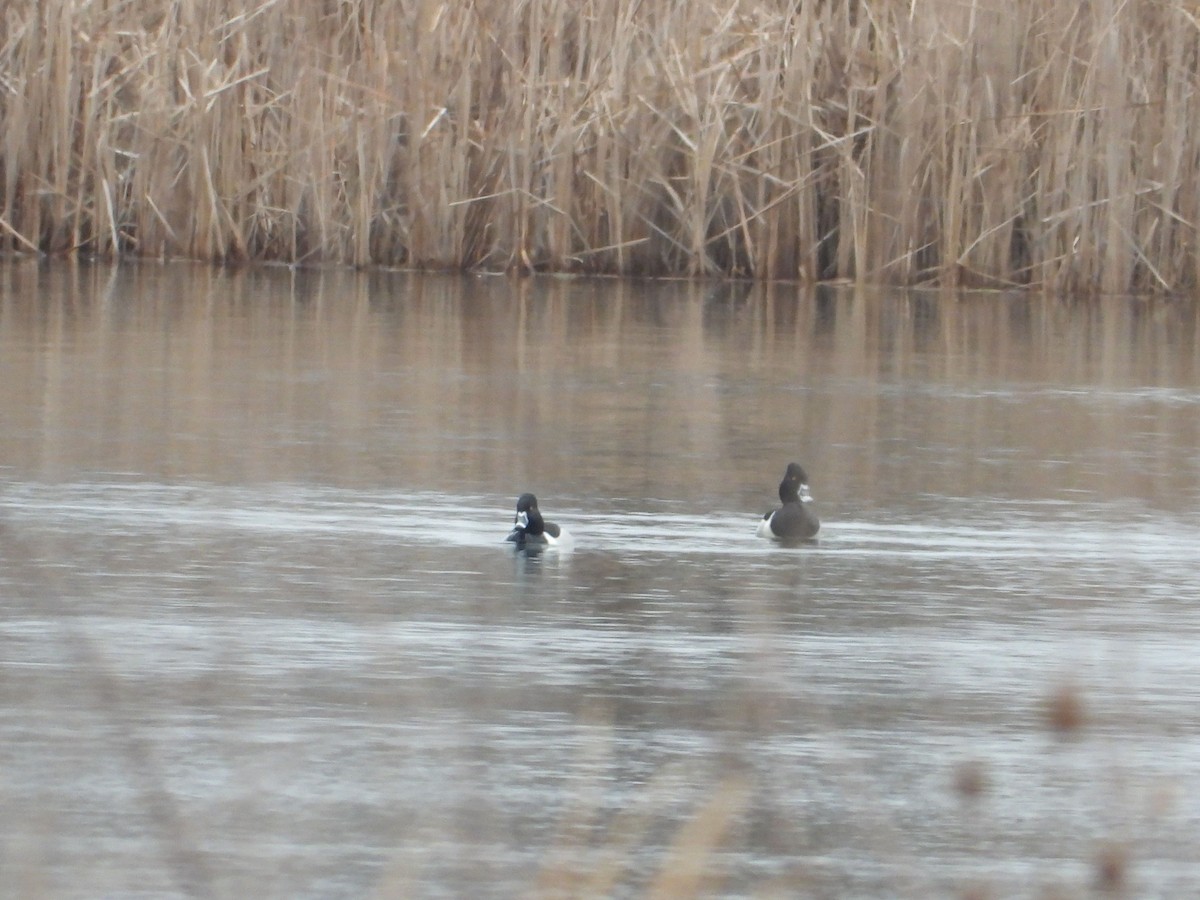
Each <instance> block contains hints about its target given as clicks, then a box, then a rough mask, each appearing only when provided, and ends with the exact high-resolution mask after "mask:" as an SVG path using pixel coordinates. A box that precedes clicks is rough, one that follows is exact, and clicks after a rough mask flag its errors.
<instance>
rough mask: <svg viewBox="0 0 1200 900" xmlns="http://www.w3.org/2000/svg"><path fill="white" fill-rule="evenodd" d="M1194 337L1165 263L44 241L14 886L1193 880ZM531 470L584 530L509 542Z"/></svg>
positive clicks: (141, 889)
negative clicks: (653, 261) (187, 254)
mask: <svg viewBox="0 0 1200 900" xmlns="http://www.w3.org/2000/svg"><path fill="white" fill-rule="evenodd" d="M1198 347H1200V319H1198V317H1197V312H1196V308H1195V307H1194V306H1193V305H1191V304H1188V303H1181V302H1171V301H1153V302H1150V301H1143V300H1129V299H1124V298H1107V299H1100V300H1093V301H1073V302H1071V301H1063V300H1056V299H1051V298H1043V297H1024V296H1006V295H1002V294H989V295H978V296H937V295H901V294H895V293H879V292H866V293H855V292H853V291H820V292H816V293H813V292H808V291H802V290H799V289H796V288H782V287H776V288H773V289H764V288H761V287H760V288H754V289H750V288H748V287H736V286H734V287H711V286H708V287H704V286H696V285H687V284H671V283H668V284H629V283H618V282H607V281H600V282H576V281H568V280H507V279H501V278H471V277H452V278H451V277H420V278H419V277H413V276H404V275H398V274H386V273H381V274H375V275H361V274H353V273H339V272H334V273H293V272H289V271H287V270H284V269H271V270H260V271H253V272H221V271H217V270H213V269H209V268H204V267H191V266H169V267H157V266H147V265H143V266H139V267H127V268H123V269H120V270H113V269H108V268H92V267H87V266H80V267H70V266H65V265H64V266H61V267H49V268H45V267H39V266H37V265H34V264H13V265H10V266H8V267H6V268H4V269H2V270H0V695H2V703H0V871H3V873H4V876H3V883H2V884H0V895H4V896H14V897H16V896H21V897H31V896H32V897H42V896H44V897H95V896H129V895H138V896H176V895H184V896H199V897H240V896H258V897H263V898H274V897H279V898H293V897H314V898H316V897H320V898H326V897H346V898H358V897H371V896H376V897H422V898H424V897H433V898H442V897H444V898H459V897H483V896H495V897H511V896H561V897H580V896H613V897H640V896H660V897H693V896H705V895H707V896H725V897H738V896H746V897H760V896H789V897H790V896H801V897H805V896H811V897H843V896H855V897H897V896H900V897H930V896H959V895H966V894H971V895H974V896H1003V897H1020V896H1030V897H1041V896H1047V895H1049V894H1053V895H1056V896H1069V897H1075V896H1087V895H1089V894H1090V893H1091V892H1092V891H1094V890H1102V889H1108V888H1113V889H1117V890H1122V889H1123V890H1125V891H1127V892H1128V893H1130V894H1131V895H1136V896H1139V897H1182V896H1191V895H1193V894H1194V892H1195V889H1196V886H1197V885H1198V884H1200V862H1197V857H1196V853H1195V848H1196V847H1197V846H1200V739H1198V728H1200V718H1198V714H1197V709H1200V673H1198V671H1197V662H1196V661H1197V659H1198V658H1200V619H1198V617H1197V610H1196V607H1197V602H1198V600H1200V571H1198V567H1197V564H1196V556H1197V550H1196V548H1197V547H1200V512H1198V501H1200V451H1198V449H1197V448H1198V447H1200V350H1198ZM791 460H797V461H800V462H802V463H803V464H804V466H805V467H806V468H807V470H808V472H809V475H810V481H811V486H812V490H813V493H814V494H815V496H816V502H817V507H818V510H819V512H820V514H821V516H822V519H823V522H824V525H823V528H822V530H821V533H820V540H819V541H818V542H816V543H814V544H811V545H807V546H802V547H796V548H782V547H777V546H774V545H771V544H768V543H767V542H764V541H761V540H758V539H756V538H755V537H754V529H755V525H756V520H757V518H758V516H760V515H761V514H762V513H763V512H764V511H765V510H766V509H768V508H769V507H770V506H771V505H772V503H773V502H774V501H775V499H776V489H777V486H778V483H779V480H780V478H781V477H782V475H783V470H784V468H785V467H786V465H787V463H788V462H789V461H791ZM522 491H533V492H535V493H537V495H538V496H539V498H540V500H541V506H542V509H543V512H544V513H545V514H546V515H547V516H548V517H549V518H551V519H553V520H555V521H558V522H560V523H562V524H564V525H566V526H567V527H568V528H569V529H570V530H571V532H573V535H574V547H573V549H572V550H571V551H569V552H553V553H545V554H541V555H533V556H527V555H524V554H519V553H514V551H513V549H512V545H511V544H506V543H505V542H504V540H503V539H504V536H505V534H506V533H507V531H508V529H509V527H510V525H511V522H512V516H513V506H514V504H515V501H516V497H517V495H518V494H519V493H521V492H522Z"/></svg>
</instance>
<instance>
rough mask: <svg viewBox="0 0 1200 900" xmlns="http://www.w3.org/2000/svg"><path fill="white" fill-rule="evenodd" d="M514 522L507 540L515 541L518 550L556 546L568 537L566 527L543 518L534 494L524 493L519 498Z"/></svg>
mask: <svg viewBox="0 0 1200 900" xmlns="http://www.w3.org/2000/svg"><path fill="white" fill-rule="evenodd" d="M513 523H514V524H513V530H512V531H511V532H510V533H509V535H508V537H507V538H505V540H509V541H512V542H513V543H515V544H516V545H517V549H518V550H529V549H541V548H544V547H554V546H556V545H558V544H560V543H563V542H564V541H566V540H567V537H568V535H567V532H566V530H565V529H564V528H561V527H560V526H558V525H556V524H555V523H553V522H547V521H546V520H545V519H543V518H542V512H541V510H539V509H538V502H537V497H535V496H534V495H533V494H522V495H521V496H520V497H518V498H517V515H516V517H515V518H514V519H513Z"/></svg>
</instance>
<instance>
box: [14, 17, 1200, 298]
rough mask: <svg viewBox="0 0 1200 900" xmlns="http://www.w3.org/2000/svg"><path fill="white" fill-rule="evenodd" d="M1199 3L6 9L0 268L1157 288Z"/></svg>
mask: <svg viewBox="0 0 1200 900" xmlns="http://www.w3.org/2000/svg"><path fill="white" fill-rule="evenodd" d="M1198 60H1200V21H1198V18H1197V13H1196V11H1195V5H1194V4H1192V3H1187V2H1183V0H1157V2H1149V3H1136V4H1134V3H1129V2H1128V0H1097V2H1094V3H1089V4H1070V3H1052V2H1047V0H1012V2H1006V3H1000V2H998V0H986V2H977V0H953V2H952V0H933V2H928V3H921V4H913V3H908V2H904V3H902V2H899V0H881V2H872V3H866V2H856V0H848V2H841V3H831V2H816V0H775V2H768V0H714V2H705V3H695V4H692V3H676V2H671V0H571V2H566V0H475V2H461V3H450V2H436V0H410V2H404V3H390V2H382V0H342V2H338V3H332V2H319V0H263V2H260V3H258V5H255V6H252V7H250V8H247V7H246V6H245V5H244V4H239V3H233V2H231V0H214V2H204V3H201V2H198V0H179V2H176V3H171V4H163V3H161V2H159V0H92V2H86V3H71V2H66V0H52V2H42V0H11V2H10V3H8V4H7V5H6V8H5V10H4V12H3V14H2V18H0V122H2V124H3V139H2V140H3V143H2V144H0V249H3V250H7V251H12V252H27V251H30V250H32V249H34V248H36V249H37V250H39V251H43V252H47V253H72V252H83V253H88V254H95V255H100V256H119V255H123V254H132V255H138V256H150V257H157V256H183V257H193V258H200V259H213V260H238V259H272V260H285V261H288V262H305V261H311V262H332V263H350V264H355V265H376V264H383V265H407V266H412V267H434V268H443V267H452V268H458V267H466V268H471V267H479V268H490V269H515V270H532V269H546V270H556V271H559V270H561V271H588V272H591V271H595V272H612V273H619V274H683V275H704V274H742V275H748V276H752V277H757V278H772V279H800V280H807V281H814V280H821V279H829V278H854V279H857V280H860V281H875V282H891V283H903V284H912V283H939V284H943V285H948V286H956V285H993V284H994V285H1007V284H1014V283H1015V284H1032V285H1040V286H1043V287H1045V288H1048V289H1053V290H1063V291H1107V292H1123V291H1174V290H1185V289H1188V288H1193V287H1195V286H1197V284H1198V283H1200V254H1198V253H1197V235H1196V229H1197V222H1198V221H1200V191H1198V186H1197V177H1198V173H1200V138H1198V136H1197V128H1196V126H1195V123H1196V122H1200V100H1198V97H1197V93H1198V92H1197V86H1198V74H1197V73H1198V66H1200V62H1198Z"/></svg>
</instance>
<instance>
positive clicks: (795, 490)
mask: <svg viewBox="0 0 1200 900" xmlns="http://www.w3.org/2000/svg"><path fill="white" fill-rule="evenodd" d="M779 501H780V502H781V503H782V504H783V506H781V507H779V508H778V509H773V510H771V511H770V512H768V513H767V514H766V515H764V516H763V517H762V521H760V522H759V523H758V531H757V532H756V534H757V535H758V536H759V537H761V538H767V539H768V540H776V541H808V540H812V539H813V537H815V536H816V533H817V532H818V531H819V530H820V528H821V520H820V519H818V518H817V514H816V513H814V512H813V511H812V509H810V508H809V507H808V506H806V505H805V504H807V503H812V494H810V493H809V492H808V475H807V474H806V473H805V471H804V469H803V468H802V467H801V466H800V464H799V463H788V467H787V472H786V473H785V474H784V476H783V481H781V482H779Z"/></svg>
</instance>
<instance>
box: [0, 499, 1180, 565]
mask: <svg viewBox="0 0 1200 900" xmlns="http://www.w3.org/2000/svg"><path fill="white" fill-rule="evenodd" d="M948 505H949V506H950V507H951V508H950V511H949V514H948V515H947V517H946V518H942V519H939V520H937V521H927V520H924V519H921V518H915V517H914V518H909V519H907V520H904V519H901V520H896V519H895V513H894V512H892V511H887V513H886V515H887V516H890V517H892V519H893V521H890V522H887V523H886V524H884V523H880V522H876V521H870V520H867V519H864V518H862V517H861V515H860V516H858V517H855V518H846V519H838V518H836V516H834V515H832V514H827V517H826V518H825V521H824V522H823V524H822V528H821V532H820V534H819V535H818V539H817V540H816V541H814V542H810V543H807V544H802V545H800V546H798V547H781V546H780V545H778V544H775V543H773V542H769V541H763V540H761V539H759V538H756V537H755V535H754V529H755V527H756V524H757V521H758V516H757V515H756V514H755V513H752V512H741V511H718V512H713V513H706V514H703V515H696V514H687V513H680V512H653V513H646V512H638V511H620V512H615V513H607V514H603V515H599V514H595V513H590V512H588V511H586V510H583V509H576V508H571V507H561V508H558V509H556V510H555V512H554V514H553V518H554V519H555V520H556V521H558V522H559V523H560V524H562V525H564V526H566V527H567V529H568V530H569V532H570V534H571V535H572V538H573V545H574V549H580V550H599V551H610V552H622V553H649V554H656V553H681V554H689V555H691V554H702V555H703V554H751V555H760V556H761V555H764V554H778V553H780V552H787V551H790V552H810V553H814V552H816V553H827V554H839V555H842V556H861V557H887V556H895V555H905V556H909V557H913V558H921V559H927V560H937V559H947V560H954V559H964V558H967V559H979V558H990V559H996V560H999V559H1010V560H1012V559H1020V558H1028V559H1029V560H1030V561H1031V562H1034V561H1038V562H1041V563H1044V562H1046V561H1047V560H1050V559H1054V560H1063V559H1075V560H1096V561H1103V562H1112V561H1114V560H1120V559H1136V560H1138V561H1139V562H1141V563H1142V564H1153V563H1159V564H1163V565H1176V564H1185V563H1190V562H1191V560H1192V559H1193V557H1194V548H1195V547H1196V546H1197V545H1198V543H1200V540H1198V539H1200V527H1197V526H1196V524H1194V523H1190V522H1187V521H1184V520H1181V519H1179V518H1171V517H1168V518H1150V517H1147V516H1143V517H1141V518H1133V519H1128V518H1127V517H1126V513H1127V511H1126V510H1124V509H1122V508H1119V507H1111V508H1110V507H1105V506H1103V505H1098V504H1097V505H1089V506H1083V505H1075V506H1072V507H1071V508H1070V510H1069V512H1068V511H1067V510H1066V509H1065V508H1064V507H1065V505H1064V504H1045V505H1043V506H1042V507H1040V508H1039V507H1038V506H1028V507H1025V508H1024V509H1023V510H1022V511H1021V512H1019V513H1015V512H1014V510H1013V508H1012V504H1011V503H1007V502H999V501H996V502H989V501H980V502H978V503H977V504H975V505H974V506H973V507H968V508H964V506H963V503H962V501H952V502H950V503H949V504H948ZM508 506H509V501H508V498H499V497H495V498H484V499H483V502H482V503H481V502H480V500H479V499H478V498H463V497H452V496H447V495H443V494H436V493H424V492H420V493H400V492H392V491H345V490H339V489H335V488H313V487H309V486H304V487H296V486H290V485H272V486H267V487H264V488H258V489H235V488H227V487H222V486H203V485H188V486H173V485H155V484H150V485H146V484H120V483H117V484H110V483H102V482H95V483H78V484H64V485H37V484H23V485H19V486H9V487H8V488H7V489H6V490H5V491H4V492H3V494H2V495H0V516H3V518H4V520H6V521H8V522H10V523H13V524H22V525H24V526H27V527H30V528H41V529H50V530H73V529H81V530H87V529H95V530H103V531H104V532H105V533H106V534H108V535H110V536H113V537H116V536H118V535H121V534H137V533H149V534H152V533H154V532H156V531H161V530H163V529H180V530H187V531H190V532H193V533H222V532H253V533H257V534H258V535H260V536H262V537H266V536H269V535H271V534H276V535H280V536H289V535H290V536H294V535H312V536H322V535H323V536H334V537H338V536H340V537H352V536H364V537H368V538H370V539H371V540H372V541H382V542H392V543H397V544H398V543H405V544H416V545H422V544H429V545H445V546H460V547H478V548H483V547H491V546H497V547H505V546H506V545H505V543H504V538H505V536H506V535H507V533H508V530H509V528H510V527H511V513H510V511H509V509H508ZM465 509H466V510H476V512H475V513H474V514H473V515H464V514H463V510H465ZM881 515H882V514H881Z"/></svg>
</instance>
